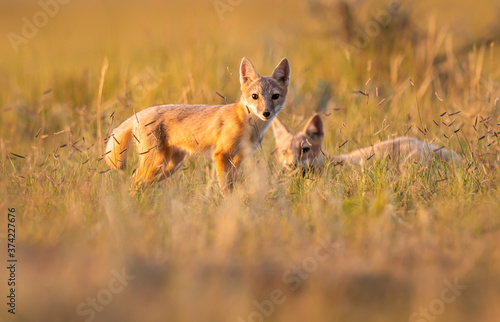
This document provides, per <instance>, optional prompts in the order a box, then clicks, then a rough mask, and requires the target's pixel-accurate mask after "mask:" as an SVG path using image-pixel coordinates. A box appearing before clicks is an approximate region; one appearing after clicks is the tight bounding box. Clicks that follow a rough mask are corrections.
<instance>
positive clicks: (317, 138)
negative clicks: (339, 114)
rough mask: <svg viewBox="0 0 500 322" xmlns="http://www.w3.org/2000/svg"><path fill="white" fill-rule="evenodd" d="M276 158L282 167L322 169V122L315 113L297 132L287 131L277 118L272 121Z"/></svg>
mask: <svg viewBox="0 0 500 322" xmlns="http://www.w3.org/2000/svg"><path fill="white" fill-rule="evenodd" d="M272 127H273V132H274V138H275V139H276V148H277V153H278V158H279V160H280V162H281V163H282V165H283V168H284V169H293V168H296V167H304V168H316V169H319V170H320V169H322V168H323V165H324V159H325V157H324V156H323V154H322V150H321V147H322V146H323V138H324V132H323V122H322V121H321V118H320V117H319V115H317V114H315V115H314V116H313V117H311V118H310V119H309V121H308V122H307V124H306V126H305V127H304V129H303V130H302V131H300V132H298V133H294V132H291V131H289V130H288V129H287V128H286V127H285V126H284V125H283V124H282V123H281V122H280V121H279V120H278V119H276V120H274V122H273V125H272Z"/></svg>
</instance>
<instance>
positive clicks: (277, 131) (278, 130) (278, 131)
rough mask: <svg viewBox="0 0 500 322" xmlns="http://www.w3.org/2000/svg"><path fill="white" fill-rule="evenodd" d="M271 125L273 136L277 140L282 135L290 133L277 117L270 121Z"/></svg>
mask: <svg viewBox="0 0 500 322" xmlns="http://www.w3.org/2000/svg"><path fill="white" fill-rule="evenodd" d="M272 127H273V133H274V138H275V139H276V140H279V139H280V138H282V137H283V136H284V135H286V134H289V133H290V131H288V129H287V128H286V126H284V125H283V123H281V122H280V121H279V120H278V119H277V118H276V119H274V121H273V123H272Z"/></svg>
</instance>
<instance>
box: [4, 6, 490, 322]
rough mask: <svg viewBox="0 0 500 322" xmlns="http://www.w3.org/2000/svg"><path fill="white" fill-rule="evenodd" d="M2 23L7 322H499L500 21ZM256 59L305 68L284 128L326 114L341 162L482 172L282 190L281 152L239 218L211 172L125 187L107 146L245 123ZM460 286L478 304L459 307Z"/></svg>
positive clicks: (202, 11) (355, 17) (456, 17)
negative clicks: (355, 155) (205, 123)
mask: <svg viewBox="0 0 500 322" xmlns="http://www.w3.org/2000/svg"><path fill="white" fill-rule="evenodd" d="M0 21H1V23H0V161H1V169H2V176H3V178H2V183H1V189H0V193H1V194H2V195H1V201H0V205H1V206H2V209H3V210H2V211H4V212H5V211H6V210H5V209H7V208H9V207H16V209H17V210H18V212H17V214H18V215H17V220H18V221H17V225H18V237H17V240H16V244H17V247H18V256H19V271H18V279H19V290H18V293H17V294H18V314H16V316H15V317H14V316H12V315H9V314H7V312H6V311H7V309H6V306H4V305H2V306H1V307H2V309H1V311H0V319H1V320H2V321H75V322H76V321H94V320H95V321H169V322H170V321H405V320H410V321H433V320H434V319H436V321H494V320H496V319H497V317H498V316H500V311H499V308H498V305H496V304H497V303H498V301H499V300H500V294H499V291H498V290H500V287H499V286H500V279H499V276H500V274H499V273H500V267H499V263H500V262H499V259H500V256H499V255H500V254H499V251H498V248H497V244H498V242H497V241H498V237H500V234H499V227H500V220H499V218H498V213H499V212H498V210H499V209H500V204H499V202H500V198H498V192H497V191H498V188H497V186H498V184H497V183H498V174H497V173H496V167H497V165H498V160H499V151H498V145H497V142H498V141H497V137H498V125H497V124H498V122H499V121H498V116H499V110H498V109H499V108H500V64H499V63H500V54H499V53H498V46H499V39H500V5H499V3H498V1H496V0H478V1H472V0H457V1H453V2H450V1H446V0H432V1H431V0H420V1H405V0H400V1H387V0H380V1H379V0H374V1H363V0H352V1H348V0H342V1H341V0H287V1H284V0H277V1H264V0H252V1H250V0H183V1H181V0H145V1H132V0H100V1H97V0H85V1H83V0H71V1H68V0H65V1H62V0H60V1H57V0H40V1H25V0H0ZM242 57H248V58H249V59H250V60H251V61H252V62H253V64H254V65H255V67H256V68H257V70H258V71H259V73H260V74H261V75H268V74H270V73H271V72H272V70H273V68H274V67H275V65H276V64H277V63H278V62H279V61H280V59H281V58H283V57H287V58H288V59H289V60H290V64H291V70H292V77H291V84H290V92H289V94H288V95H289V96H288V99H287V106H286V107H285V109H284V110H283V111H282V112H281V114H280V116H279V118H280V119H281V120H283V122H284V123H285V124H286V125H287V126H288V127H289V128H290V129H291V130H299V129H301V128H302V127H303V126H304V123H305V121H306V120H307V119H308V118H309V117H310V116H311V115H312V114H313V113H315V112H318V113H320V115H321V116H322V118H323V121H324V122H325V127H326V133H325V136H326V137H325V147H324V150H325V151H326V152H327V153H331V154H335V153H344V152H348V151H352V150H353V149H356V148H359V147H361V146H368V145H370V144H373V143H375V142H378V141H380V140H384V139H387V138H391V137H394V136H396V135H403V134H408V135H412V136H416V137H419V138H420V139H428V140H429V141H431V140H434V144H441V145H444V146H446V147H447V148H450V149H453V150H456V151H458V152H459V153H461V154H462V155H465V156H466V159H467V160H468V161H470V162H471V163H468V166H464V168H463V169H461V170H460V171H458V172H455V171H453V170H450V168H446V167H445V168H443V169H441V168H439V170H430V169H427V168H426V167H415V168H414V167H410V168H408V169H404V170H394V171H389V170H386V169H385V168H384V167H383V166H377V165H375V166H374V167H371V168H369V169H365V170H366V171H364V172H360V171H357V170H355V169H351V168H349V167H347V168H346V169H345V170H339V169H338V168H335V167H333V166H332V167H331V168H328V169H327V171H326V173H325V174H324V175H322V176H319V177H318V176H316V177H312V178H309V179H303V178H296V177H280V176H279V174H278V171H277V170H276V160H274V157H273V155H272V151H273V150H274V148H275V146H274V140H273V137H272V134H271V133H268V134H266V139H265V141H264V143H263V146H262V149H261V150H259V151H258V152H257V153H256V156H255V157H254V159H253V160H251V161H250V162H249V164H248V165H246V169H247V172H246V173H247V175H243V179H242V183H241V189H238V190H237V191H236V193H235V194H233V195H232V196H230V197H227V198H222V197H221V196H220V194H219V193H218V188H217V184H216V183H215V182H214V170H213V169H212V166H211V162H210V160H208V159H207V160H205V159H193V160H191V161H189V162H188V163H186V167H185V168H184V169H183V170H182V171H180V172H179V174H176V176H175V177H174V178H175V179H173V180H167V182H165V183H163V184H162V185H161V186H160V187H157V188H155V189H152V190H151V191H149V192H147V193H145V194H144V195H142V196H139V197H137V198H131V197H129V195H128V176H129V175H130V173H131V172H132V170H133V168H129V169H127V170H126V171H125V173H117V172H114V171H112V172H108V171H107V168H106V166H105V165H104V164H103V162H101V160H102V153H103V150H102V149H103V147H102V139H103V138H104V137H106V136H107V134H109V133H110V131H111V129H112V128H113V127H114V126H116V125H117V124H119V123H120V122H122V121H123V120H125V119H126V118H128V117H130V116H131V115H133V113H134V111H136V112H137V111H140V110H142V109H144V108H147V107H149V106H152V105H157V104H164V103H182V104H190V103H203V104H225V103H226V100H225V99H224V98H223V97H225V98H226V99H227V102H236V101H237V100H238V99H239V95H240V90H239V78H238V68H239V63H240V61H241V59H242ZM444 112H447V114H444ZM453 113H456V114H455V115H454V114H453ZM450 114H451V115H450ZM345 141H347V143H345ZM342 143H344V144H342ZM464 146H465V147H466V148H464ZM339 147H341V148H339ZM134 158H135V159H136V156H135V157H134ZM134 158H133V159H132V161H134ZM132 164H133V162H132ZM262 164H265V165H266V166H265V167H262V166H261V165H262ZM248 173H251V175H248ZM5 226H6V225H5ZM2 229H3V228H2ZM5 232H6V231H5ZM2 233H4V231H0V241H1V243H0V245H1V246H0V247H1V249H2V250H1V251H0V253H1V254H2V255H1V256H2V257H1V260H2V263H3V262H4V258H5V257H4V256H6V251H4V246H5V244H6V238H5V237H6V236H5V234H4V235H2ZM2 236H3V237H2ZM324 245H333V246H331V249H334V251H332V253H331V254H329V256H327V258H326V259H325V260H322V261H319V259H318V258H316V257H314V254H316V252H317V249H318V247H323V248H321V249H324ZM326 248H327V249H328V247H326ZM311 258H312V259H311ZM123 270H125V271H126V274H125V275H124V274H122V273H123ZM298 270H299V271H298ZM300 270H301V272H302V273H301V272H300ZM307 270H309V273H307V276H306V275H305V273H303V272H305V271H307ZM7 273H8V272H7V271H6V270H5V269H2V270H0V281H1V282H0V283H2V285H4V281H6V280H7V279H8V275H7ZM117 276H122V278H121V279H120V278H117ZM123 276H130V277H131V276H133V277H134V278H133V279H132V278H130V279H129V280H127V279H126V278H123ZM285 276H286V277H285ZM287 281H288V282H287ZM445 281H448V282H449V283H452V284H453V283H455V282H457V283H458V284H461V285H462V284H463V285H466V286H467V289H461V292H463V293H460V294H456V293H454V294H456V295H457V296H456V298H455V299H454V300H453V301H450V302H446V301H445V300H443V299H442V298H441V297H442V290H443V289H444V288H446V287H448V286H447V285H448V284H447V283H446V282H445ZM120 283H121V284H120ZM5 284H6V282H5ZM120 285H122V286H123V289H122V288H120V287H119V286H120ZM295 285H298V287H297V288H295V287H291V286H295ZM118 289H120V290H118ZM1 290H2V296H6V295H7V294H6V292H7V291H6V287H5V285H4V286H2V288H1ZM114 290H115V291H116V292H115V291H114ZM276 290H278V291H280V290H281V291H282V293H279V292H278V293H279V294H281V295H282V296H277V298H279V299H280V300H277V302H280V303H279V304H277V302H273V303H274V304H273V305H272V312H271V306H269V305H270V304H269V303H270V302H266V301H268V300H269V299H271V297H272V294H275V293H273V291H276ZM450 294H451V293H450ZM89 298H90V300H89ZM92 298H95V299H96V302H95V303H97V304H94V306H93V305H92V304H91V303H92ZM4 299H5V298H4ZM281 300H283V301H281ZM89 301H90V302H89ZM255 303H257V304H255ZM262 303H264V304H262ZM266 305H267V306H266ZM420 308H424V309H427V310H428V313H425V312H424V313H423V312H422V311H419V309H420ZM429 312H430V313H429ZM414 314H417V315H414ZM433 318H434V319H433Z"/></svg>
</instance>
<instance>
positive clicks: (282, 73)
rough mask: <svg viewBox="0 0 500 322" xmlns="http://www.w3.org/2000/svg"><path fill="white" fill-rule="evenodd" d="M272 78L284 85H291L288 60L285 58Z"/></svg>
mask: <svg viewBox="0 0 500 322" xmlns="http://www.w3.org/2000/svg"><path fill="white" fill-rule="evenodd" d="M272 77H273V78H274V79H275V80H277V81H279V82H282V83H283V84H286V85H288V83H290V64H289V63H288V59H286V58H283V59H282V60H281V61H280V63H279V64H278V66H276V68H275V69H274V71H273V75H272Z"/></svg>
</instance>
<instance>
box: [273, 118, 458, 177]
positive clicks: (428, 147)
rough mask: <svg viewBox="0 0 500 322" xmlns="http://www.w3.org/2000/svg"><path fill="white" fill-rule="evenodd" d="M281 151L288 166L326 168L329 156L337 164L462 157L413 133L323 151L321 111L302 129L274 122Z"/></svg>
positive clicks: (447, 159)
mask: <svg viewBox="0 0 500 322" xmlns="http://www.w3.org/2000/svg"><path fill="white" fill-rule="evenodd" d="M272 127H273V132H274V137H275V139H276V146H277V153H278V157H279V159H280V161H281V162H282V164H283V167H284V168H288V169H289V168H293V167H297V166H302V167H313V168H319V169H322V168H323V166H324V159H325V157H327V158H329V159H330V160H331V161H333V162H334V163H335V164H346V163H348V164H354V165H360V166H363V165H364V164H365V163H366V162H368V161H369V160H372V159H382V158H385V157H389V158H390V159H391V160H393V161H394V162H407V161H410V160H411V161H416V162H422V163H428V162H431V161H432V159H433V158H437V159H442V160H444V161H447V162H449V161H451V160H453V161H454V162H455V163H460V162H461V161H462V158H461V157H460V156H459V155H458V154H456V153H455V152H453V151H450V150H448V149H445V148H442V147H438V146H436V145H433V144H428V143H426V142H423V141H421V140H419V139H417V138H413V137H398V138H395V139H391V140H387V141H383V142H379V143H376V144H374V145H372V146H369V147H364V148H361V149H358V150H355V151H353V152H350V153H347V154H341V155H334V156H325V155H323V153H322V146H323V139H324V131H323V122H322V121H321V118H320V116H319V115H314V116H313V117H311V119H310V120H309V121H308V123H307V124H306V126H305V127H304V129H303V130H302V131H301V132H298V133H294V132H291V131H289V130H288V129H287V128H286V127H285V126H284V125H283V124H282V123H281V122H280V121H279V120H278V119H276V120H275V121H274V122H273V125H272Z"/></svg>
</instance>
